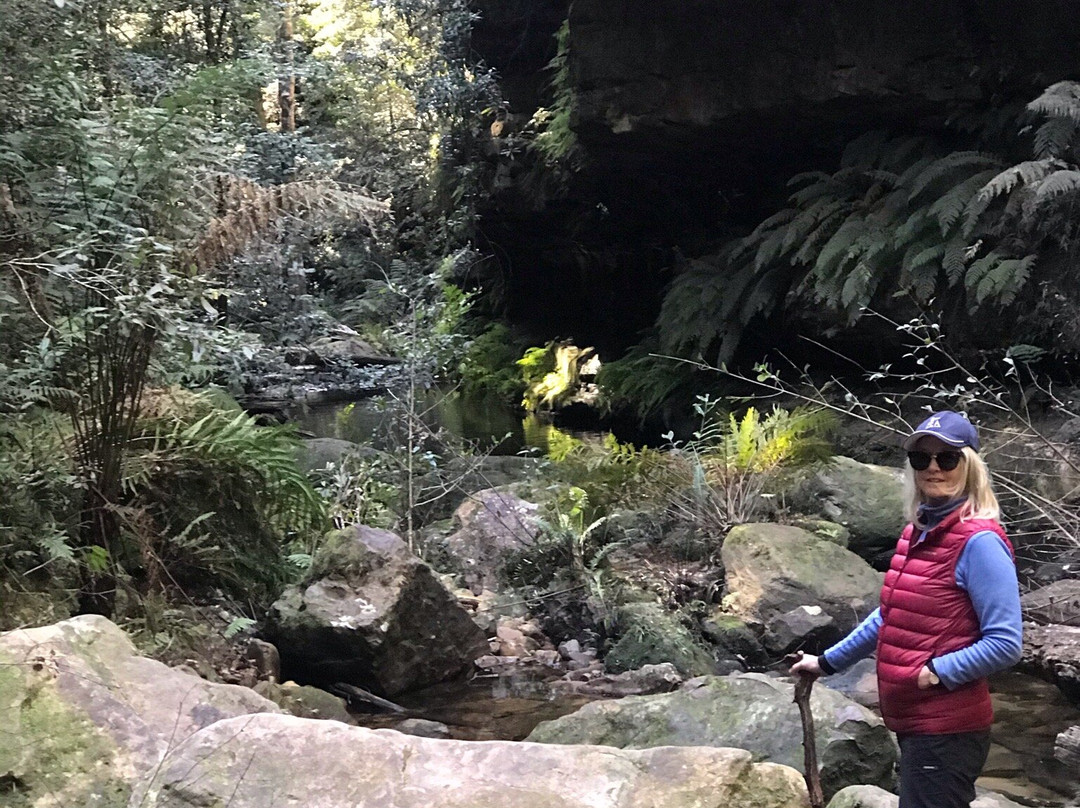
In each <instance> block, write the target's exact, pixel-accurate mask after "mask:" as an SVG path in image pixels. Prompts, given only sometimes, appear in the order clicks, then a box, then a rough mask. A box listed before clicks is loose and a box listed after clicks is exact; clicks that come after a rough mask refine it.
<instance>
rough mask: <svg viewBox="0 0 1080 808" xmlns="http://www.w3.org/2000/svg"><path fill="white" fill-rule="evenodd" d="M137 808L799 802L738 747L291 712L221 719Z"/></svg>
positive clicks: (788, 778)
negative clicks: (498, 735)
mask: <svg viewBox="0 0 1080 808" xmlns="http://www.w3.org/2000/svg"><path fill="white" fill-rule="evenodd" d="M136 804H137V805H139V806H143V808H196V807H197V806H198V808H202V807H203V806H208V805H225V804H228V805H229V806H230V808H266V806H270V805H303V806H305V808H355V807H356V806H365V807H367V806H370V807H371V808H375V806H379V808H475V806H498V807H499V808H548V806H560V808H690V806H694V808H730V806H736V805H737V806H740V808H807V806H808V805H809V801H808V799H807V797H806V789H805V786H804V785H803V783H802V778H801V777H800V775H799V774H798V773H797V772H796V771H795V770H794V769H790V768H788V767H786V766H778V765H776V764H772V763H754V762H753V761H752V757H751V755H750V753H749V752H746V751H743V750H741V749H679V748H668V749H648V750H643V751H629V750H614V749H599V748H594V747H587V746H575V747H560V746H548V745H540V744H528V743H513V742H506V741H487V742H474V741H445V740H432V739H429V738H419V737H414V736H409V735H403V734H401V733H398V732H393V731H391V730H375V731H372V730H367V729H361V728H359V727H346V726H344V725H343V724H336V723H333V722H325V721H322V722H320V721H311V720H306V719H302V718H295V717H292V716H260V717H255V718H253V719H251V720H240V721H222V722H220V723H218V724H216V725H214V726H213V727H210V728H208V729H206V730H204V731H203V732H202V733H200V734H199V735H198V736H196V737H193V738H190V739H189V740H188V741H187V742H186V743H184V744H183V745H181V746H180V747H179V748H178V749H176V750H175V751H174V752H173V754H172V755H170V757H169V761H168V763H167V765H165V766H164V767H162V769H161V771H160V772H158V773H157V774H156V776H155V777H153V778H151V779H149V780H148V782H147V783H146V784H145V785H144V786H143V787H142V788H140V789H139V791H138V792H137V793H136V794H135V795H134V796H133V798H132V806H134V805H136Z"/></svg>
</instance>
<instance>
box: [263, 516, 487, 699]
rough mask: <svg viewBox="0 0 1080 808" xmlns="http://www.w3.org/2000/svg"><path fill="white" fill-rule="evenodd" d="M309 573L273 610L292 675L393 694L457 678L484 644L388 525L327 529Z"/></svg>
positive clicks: (272, 628) (272, 632)
mask: <svg viewBox="0 0 1080 808" xmlns="http://www.w3.org/2000/svg"><path fill="white" fill-rule="evenodd" d="M312 576H313V580H312V581H311V582H310V583H308V584H306V585H304V586H301V587H290V588H289V589H287V590H286V591H285V593H284V594H283V595H282V597H281V598H280V599H279V600H278V601H277V602H276V603H275V604H274V605H273V607H271V610H270V614H269V616H268V619H269V622H268V626H267V634H268V635H269V636H270V637H271V638H272V639H273V641H274V642H275V644H276V645H277V646H278V649H279V650H280V651H281V661H282V668H283V671H282V672H283V675H284V676H286V677H293V678H299V679H302V680H304V681H310V682H314V683H323V684H328V685H329V684H333V683H335V682H347V683H350V684H357V685H360V686H361V687H365V688H367V689H369V690H373V691H375V692H377V693H379V694H381V695H390V696H392V695H394V694H396V693H401V692H404V691H406V690H413V689H417V688H421V687H424V686H426V685H431V684H435V683H436V682H441V681H444V680H446V679H449V678H452V677H453V676H455V675H457V674H459V673H461V672H462V671H463V670H465V669H467V668H468V667H469V666H470V665H471V664H472V661H473V660H474V659H476V658H477V657H479V656H481V655H482V654H484V653H486V652H487V650H488V645H487V638H486V637H485V636H484V633H483V632H482V631H481V630H480V629H479V628H478V627H477V626H476V624H475V623H473V621H472V619H471V618H470V617H469V615H468V613H467V612H466V611H465V610H464V609H463V608H462V607H461V606H460V605H459V604H458V601H457V599H456V598H455V597H454V596H453V595H452V594H451V593H450V591H449V590H447V589H446V587H445V586H444V585H443V584H442V582H441V581H440V580H439V579H438V578H437V577H436V576H435V575H434V574H433V573H432V571H431V569H430V568H429V567H428V566H427V564H425V563H424V562H423V561H421V560H420V559H419V558H417V557H416V556H415V555H413V554H412V553H411V552H409V549H408V547H407V546H406V545H405V543H404V542H403V541H402V540H401V539H400V538H399V537H398V536H396V535H394V534H393V533H390V532H389V531H386V530H378V529H376V528H369V527H363V526H360V527H353V528H347V529H345V530H342V531H338V532H336V533H333V534H331V535H330V537H328V540H327V543H326V546H325V548H324V549H323V550H321V551H320V553H319V555H318V557H317V558H316V559H315V562H314V564H313V567H312Z"/></svg>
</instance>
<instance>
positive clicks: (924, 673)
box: [918, 665, 936, 690]
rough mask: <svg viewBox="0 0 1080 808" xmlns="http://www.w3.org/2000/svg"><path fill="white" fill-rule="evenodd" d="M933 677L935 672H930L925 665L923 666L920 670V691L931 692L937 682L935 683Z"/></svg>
mask: <svg viewBox="0 0 1080 808" xmlns="http://www.w3.org/2000/svg"><path fill="white" fill-rule="evenodd" d="M933 675H934V672H933V671H932V670H930V669H929V668H928V667H926V666H925V665H923V666H922V668H921V669H920V670H919V679H918V685H919V690H929V689H930V688H931V687H933V686H934V685H935V684H936V682H934V680H933V679H932V678H931V677H932V676H933Z"/></svg>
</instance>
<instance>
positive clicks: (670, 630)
mask: <svg viewBox="0 0 1080 808" xmlns="http://www.w3.org/2000/svg"><path fill="white" fill-rule="evenodd" d="M616 623H617V626H618V632H619V635H620V636H619V640H618V641H617V642H616V643H615V645H613V646H612V647H611V649H610V650H609V651H608V652H607V654H605V655H604V666H605V667H606V668H607V669H608V670H609V671H612V672H613V673H622V672H624V671H632V670H636V669H637V668H640V667H642V666H643V665H658V664H660V663H663V662H670V663H672V664H673V665H674V666H675V667H676V668H678V669H679V672H680V673H682V674H684V675H686V676H700V675H703V674H707V673H713V672H714V671H715V670H716V662H715V660H714V659H713V658H712V656H711V655H710V654H709V652H708V651H707V650H706V649H705V648H703V647H702V646H701V645H699V644H698V642H697V640H695V639H694V635H693V634H691V633H690V631H689V629H687V628H686V626H684V625H683V624H682V623H680V622H679V618H678V617H677V616H676V615H674V614H672V613H671V612H669V611H668V610H667V609H665V608H664V607H663V606H661V605H660V604H659V603H628V604H626V605H625V606H622V607H621V608H620V609H619V614H618V618H617V620H616Z"/></svg>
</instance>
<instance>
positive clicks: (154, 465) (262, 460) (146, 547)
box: [120, 394, 329, 598]
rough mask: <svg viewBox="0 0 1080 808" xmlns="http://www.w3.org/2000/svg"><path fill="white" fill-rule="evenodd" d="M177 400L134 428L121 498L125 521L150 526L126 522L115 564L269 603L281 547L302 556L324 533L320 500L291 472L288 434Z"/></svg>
mask: <svg viewBox="0 0 1080 808" xmlns="http://www.w3.org/2000/svg"><path fill="white" fill-rule="evenodd" d="M177 397H178V398H177V400H178V404H170V405H168V406H164V407H162V408H161V409H162V411H161V412H159V413H157V414H155V415H154V416H153V417H152V418H149V419H148V420H146V421H143V422H140V430H139V434H138V436H137V437H136V442H137V443H138V444H139V445H141V446H144V449H143V450H142V451H141V452H140V453H139V454H138V455H136V456H134V457H133V458H132V460H131V462H130V463H129V467H128V470H127V474H126V476H125V479H124V490H125V491H127V492H128V497H129V501H130V503H131V505H130V508H131V513H134V514H145V516H146V517H147V518H148V520H149V521H148V522H147V524H146V529H143V530H139V529H138V528H139V523H138V521H137V520H136V519H128V520H127V524H128V531H127V533H128V534H129V535H130V536H131V539H132V540H133V541H134V543H135V544H136V545H137V546H132V547H127V548H125V551H124V553H123V554H122V555H121V556H120V557H121V558H122V559H124V560H126V562H127V563H128V564H135V563H141V564H142V565H143V567H144V568H145V574H147V575H148V576H150V577H151V578H154V577H155V576H156V577H158V578H160V577H161V576H162V575H168V577H170V578H171V579H172V580H173V581H174V582H177V583H184V584H189V585H195V586H198V587H206V586H218V587H222V588H224V589H226V590H228V591H231V592H233V593H234V594H236V595H237V596H238V597H244V598H247V597H250V596H253V595H258V596H259V597H260V598H266V597H274V596H276V595H277V587H278V586H279V585H280V584H281V583H282V582H283V581H285V580H286V579H287V578H288V576H289V569H288V567H287V565H286V563H285V555H286V551H287V548H288V547H290V546H292V547H296V548H310V547H311V546H313V543H314V542H315V541H316V540H317V538H318V537H319V536H321V535H322V533H323V532H324V531H325V530H326V529H327V528H328V527H329V520H328V514H327V506H326V503H325V501H324V500H323V498H322V497H321V496H319V494H318V492H316V491H315V490H314V488H312V486H311V484H310V483H309V482H308V480H307V477H306V476H305V475H304V474H303V473H302V472H301V471H300V470H299V469H298V467H297V465H296V452H297V449H298V441H297V439H296V436H295V432H294V431H293V430H292V429H291V428H288V427H280V426H269V427H263V426H258V425H257V424H256V422H255V420H254V419H253V418H251V417H250V416H248V415H246V414H245V413H243V412H240V411H230V410H223V409H219V408H217V407H216V406H214V405H213V404H211V403H210V402H209V401H208V400H207V399H206V398H202V397H196V398H192V397H190V396H186V395H180V394H177ZM159 537H160V538H159ZM155 567H158V568H159V569H158V570H157V571H155V570H154V568H155Z"/></svg>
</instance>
